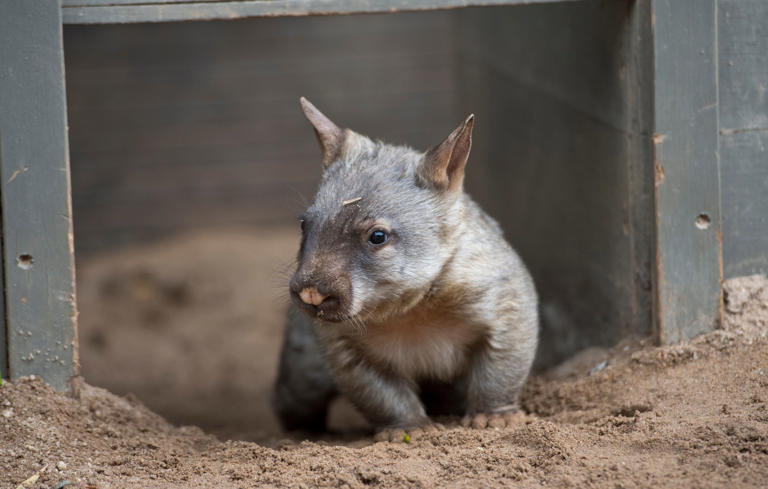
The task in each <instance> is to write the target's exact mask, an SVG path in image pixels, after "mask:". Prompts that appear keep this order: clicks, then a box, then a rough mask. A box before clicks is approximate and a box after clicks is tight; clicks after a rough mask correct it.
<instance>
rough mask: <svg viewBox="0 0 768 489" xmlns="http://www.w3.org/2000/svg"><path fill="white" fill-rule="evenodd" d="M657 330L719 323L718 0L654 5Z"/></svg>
mask: <svg viewBox="0 0 768 489" xmlns="http://www.w3.org/2000/svg"><path fill="white" fill-rule="evenodd" d="M652 8H653V18H654V21H655V22H654V26H653V33H654V39H653V52H654V70H653V71H654V74H655V83H654V131H655V132H654V135H653V142H654V148H655V169H656V171H655V173H656V178H655V183H656V185H655V190H656V192H655V206H656V216H655V217H656V253H657V257H656V264H655V291H656V304H655V309H656V317H655V324H656V333H657V335H658V338H659V339H660V340H661V341H662V342H665V343H672V342H676V341H679V340H682V339H686V338H691V337H693V336H695V335H697V334H700V333H704V332H707V331H711V330H713V329H715V328H716V327H717V326H718V323H719V319H720V310H721V289H720V283H721V278H722V262H721V256H722V255H721V246H720V237H719V236H720V185H719V177H720V175H719V160H718V137H717V136H718V111H717V104H718V91H717V56H716V52H717V51H716V42H717V25H716V0H654V1H653V3H652Z"/></svg>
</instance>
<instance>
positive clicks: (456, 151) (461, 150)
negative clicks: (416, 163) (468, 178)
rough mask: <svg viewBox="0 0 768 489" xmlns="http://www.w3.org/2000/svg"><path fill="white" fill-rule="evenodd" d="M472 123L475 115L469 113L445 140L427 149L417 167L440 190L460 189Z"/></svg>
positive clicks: (470, 138) (424, 177)
mask: <svg viewBox="0 0 768 489" xmlns="http://www.w3.org/2000/svg"><path fill="white" fill-rule="evenodd" d="M474 125H475V116H474V114H471V115H470V116H469V117H467V118H466V120H464V123H463V124H462V125H460V126H459V127H457V128H456V129H455V130H454V131H453V132H452V133H451V134H450V135H449V136H448V137H447V138H446V140H445V141H443V142H442V143H440V144H438V145H437V146H435V147H434V148H432V149H430V150H429V151H427V153H426V154H425V155H424V161H422V163H421V166H420V167H419V174H420V175H421V177H422V178H423V179H424V180H426V181H427V182H429V183H430V184H431V185H433V186H434V187H436V188H438V189H440V190H461V188H462V183H463V182H464V167H465V166H466V165H467V158H469V150H470V149H471V148H472V126H474Z"/></svg>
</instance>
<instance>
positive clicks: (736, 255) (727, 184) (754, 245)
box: [717, 0, 768, 278]
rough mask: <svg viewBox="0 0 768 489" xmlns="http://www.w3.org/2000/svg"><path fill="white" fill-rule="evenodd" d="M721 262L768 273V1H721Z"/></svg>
mask: <svg viewBox="0 0 768 489" xmlns="http://www.w3.org/2000/svg"><path fill="white" fill-rule="evenodd" d="M717 17H718V66H719V96H720V159H721V160H720V161H721V163H720V166H721V175H722V206H723V266H724V269H725V276H726V277H727V278H730V277H735V276H739V275H751V274H755V273H763V274H768V232H767V231H766V230H768V164H766V162H768V150H766V148H768V96H766V91H767V90H768V3H767V2H765V1H764V0H720V1H719V2H718V16H717Z"/></svg>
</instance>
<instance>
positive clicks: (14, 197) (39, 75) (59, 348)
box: [0, 0, 78, 390]
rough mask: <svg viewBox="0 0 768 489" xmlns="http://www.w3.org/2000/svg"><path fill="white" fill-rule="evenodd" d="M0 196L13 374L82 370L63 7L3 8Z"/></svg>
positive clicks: (52, 376)
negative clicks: (65, 87) (78, 336)
mask: <svg viewBox="0 0 768 489" xmlns="http://www.w3.org/2000/svg"><path fill="white" fill-rule="evenodd" d="M0 108H1V109H0V193H1V194H2V212H3V229H2V233H3V244H4V250H3V264H4V270H5V305H6V318H7V330H8V331H7V340H8V363H9V366H10V369H9V370H10V372H9V373H10V377H11V378H17V377H19V376H22V375H30V374H35V375H39V376H41V377H42V378H43V379H44V380H45V381H46V382H48V383H49V384H51V385H52V386H53V387H55V388H57V389H61V390H68V389H71V388H72V383H71V380H72V379H73V377H74V376H76V375H77V373H78V364H77V337H76V305H75V282H74V258H73V244H72V214H71V205H70V192H69V160H68V154H67V151H68V149H67V128H66V99H65V91H64V66H63V50H62V28H61V6H60V2H59V0H35V1H33V2H30V1H26V0H9V1H3V2H0Z"/></svg>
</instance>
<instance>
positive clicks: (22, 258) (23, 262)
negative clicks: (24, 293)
mask: <svg viewBox="0 0 768 489" xmlns="http://www.w3.org/2000/svg"><path fill="white" fill-rule="evenodd" d="M33 263H35V259H34V258H32V255H29V254H27V253H24V254H21V255H19V256H18V258H16V264H17V265H18V266H19V268H21V269H22V270H29V269H30V268H32V264H33Z"/></svg>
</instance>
